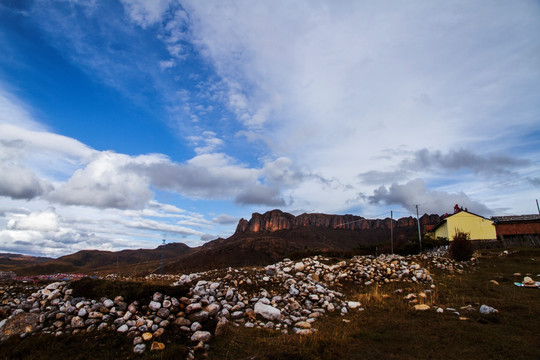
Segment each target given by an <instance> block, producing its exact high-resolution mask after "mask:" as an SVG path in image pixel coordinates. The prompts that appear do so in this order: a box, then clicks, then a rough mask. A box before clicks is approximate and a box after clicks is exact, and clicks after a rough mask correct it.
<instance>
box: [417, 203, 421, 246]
mask: <svg viewBox="0 0 540 360" xmlns="http://www.w3.org/2000/svg"><path fill="white" fill-rule="evenodd" d="M416 223H417V224H418V244H420V252H422V234H421V233H420V218H419V217H418V205H416Z"/></svg>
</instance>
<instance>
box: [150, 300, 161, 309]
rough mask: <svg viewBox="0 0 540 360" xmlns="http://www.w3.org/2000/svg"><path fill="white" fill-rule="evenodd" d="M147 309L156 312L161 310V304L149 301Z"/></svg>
mask: <svg viewBox="0 0 540 360" xmlns="http://www.w3.org/2000/svg"><path fill="white" fill-rule="evenodd" d="M148 307H149V308H150V309H151V310H152V311H157V310H159V309H160V308H161V303H160V302H157V301H150V304H148Z"/></svg>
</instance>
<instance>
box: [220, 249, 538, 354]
mask: <svg viewBox="0 0 540 360" xmlns="http://www.w3.org/2000/svg"><path fill="white" fill-rule="evenodd" d="M499 252H500V251H498V252H497V251H494V252H486V254H485V256H482V257H480V259H479V266H478V268H477V269H476V270H469V271H466V272H465V273H464V274H461V275H453V274H448V273H445V272H442V271H434V277H435V279H436V284H437V286H436V287H435V288H434V289H431V288H430V287H429V286H426V285H418V284H412V283H391V284H385V285H382V286H380V287H379V286H370V287H367V288H362V289H358V288H355V287H353V286H348V287H345V288H344V289H343V291H344V292H345V293H346V294H347V298H348V299H351V300H357V301H360V302H361V303H362V306H363V307H364V308H365V311H363V312H351V313H350V314H349V315H347V316H346V318H345V319H346V320H349V322H344V321H343V320H344V318H343V317H342V316H340V315H339V314H335V313H334V314H331V315H330V316H328V317H325V318H323V319H322V320H318V321H317V322H316V323H315V327H316V328H318V330H319V331H318V332H317V333H315V334H313V335H310V336H299V335H282V334H280V333H278V332H275V331H268V330H262V329H260V330H256V331H253V329H245V328H242V327H239V328H231V329H230V332H229V334H228V335H226V336H225V337H222V338H219V339H216V341H215V342H214V344H213V346H212V349H211V353H210V358H211V359H253V360H255V359H428V358H433V359H463V358H474V359H508V358H513V359H538V358H540V336H539V333H538V319H539V318H540V305H539V300H540V291H539V290H535V289H524V288H518V287H516V286H514V285H513V282H514V281H518V280H521V279H522V278H523V276H524V275H525V274H527V273H529V274H533V276H536V274H538V273H539V272H540V266H539V264H540V262H539V260H540V250H539V249H521V250H519V251H518V252H516V253H514V254H511V255H510V256H508V257H499V256H498V253H499ZM516 272H520V273H521V274H522V275H523V276H521V278H520V277H519V276H514V275H513V274H514V273H516ZM490 280H496V281H498V282H499V284H500V285H495V284H493V283H491V282H490ZM397 289H401V290H402V292H401V293H396V290H397ZM424 290H431V292H430V293H429V294H427V295H426V297H425V298H423V297H419V296H418V294H420V293H424ZM410 293H412V294H416V295H417V301H418V303H426V304H428V305H430V306H435V307H439V306H440V307H442V308H443V309H445V308H447V307H452V308H455V309H456V310H457V311H459V312H460V316H458V315H455V314H453V313H452V312H450V311H445V312H444V313H442V314H437V313H436V312H435V311H434V310H429V311H425V312H416V311H414V310H413V306H412V304H410V303H409V301H408V300H405V299H404V297H405V296H406V295H407V294H410ZM482 304H487V305H489V306H492V307H495V308H496V309H498V310H499V314H496V315H490V316H486V315H481V314H479V313H478V311H477V310H478V308H479V306H480V305H482ZM467 305H471V306H473V307H474V308H475V309H476V311H473V312H467V311H466V310H465V309H461V308H462V307H465V306H467ZM460 317H461V318H462V319H466V320H460Z"/></svg>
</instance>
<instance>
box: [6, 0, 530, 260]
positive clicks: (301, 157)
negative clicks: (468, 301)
mask: <svg viewBox="0 0 540 360" xmlns="http://www.w3.org/2000/svg"><path fill="white" fill-rule="evenodd" d="M538 18H540V5H539V4H538V2H536V1H518V2H508V1H495V2H494V1H476V2H472V3H471V2H468V1H450V2H449V1H432V2H425V1H408V2H398V1H396V2H358V1H339V2H335V1H317V2H312V1H297V2H277V3H276V2H270V1H258V2H252V1H208V2H200V1H177V0H157V1H146V0H121V1H100V0H94V1H76V0H58V1H41V0H34V1H30V0H28V1H4V2H2V3H1V4H0V48H1V49H2V52H1V54H0V174H1V175H0V251H1V252H20V253H25V254H35V255H48V256H60V255H63V254H67V253H71V252H75V251H78V250H81V249H90V248H92V249H103V250H119V249H124V248H140V247H145V248H150V247H155V246H157V245H158V244H159V243H161V239H162V238H165V239H166V240H167V241H181V242H185V243H187V244H188V245H190V246H198V245H200V244H202V243H204V242H205V241H208V240H211V239H214V238H216V237H218V236H221V237H227V236H230V235H231V234H232V233H233V232H234V229H235V227H236V224H237V222H238V220H239V219H240V218H241V217H244V218H249V217H250V216H251V213H252V212H264V211H267V210H271V209H274V208H280V209H282V210H285V211H289V212H291V213H293V214H300V213H303V212H325V213H336V214H344V213H352V214H356V215H360V216H364V217H368V218H369V217H385V216H389V212H390V210H393V211H394V213H396V214H397V215H398V216H408V215H411V214H413V213H414V209H415V205H417V204H418V205H419V207H420V211H421V212H422V213H440V214H441V213H445V212H448V211H451V210H452V208H453V205H454V204H455V203H459V204H460V205H463V206H465V207H468V208H469V210H471V211H474V212H477V213H480V214H482V215H485V216H490V215H503V214H526V213H535V212H536V203H535V201H534V200H535V199H536V198H538V197H540V196H539V189H540V165H539V160H538V159H540V156H539V155H540V135H539V134H540V101H539V99H540V37H539V36H538V34H540V23H539V22H538V21H537V20H538Z"/></svg>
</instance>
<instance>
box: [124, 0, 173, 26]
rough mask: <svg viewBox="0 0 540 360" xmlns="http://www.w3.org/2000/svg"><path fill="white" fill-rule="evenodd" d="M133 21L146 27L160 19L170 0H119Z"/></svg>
mask: <svg viewBox="0 0 540 360" xmlns="http://www.w3.org/2000/svg"><path fill="white" fill-rule="evenodd" d="M121 2H122V4H123V5H124V8H125V9H126V12H127V13H128V15H129V17H130V18H131V20H132V21H133V22H135V23H136V24H138V25H140V26H142V27H147V26H150V25H153V24H154V23H156V22H159V21H161V17H162V16H163V14H164V13H165V11H166V10H167V8H168V7H169V4H170V3H171V2H172V0H121Z"/></svg>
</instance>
